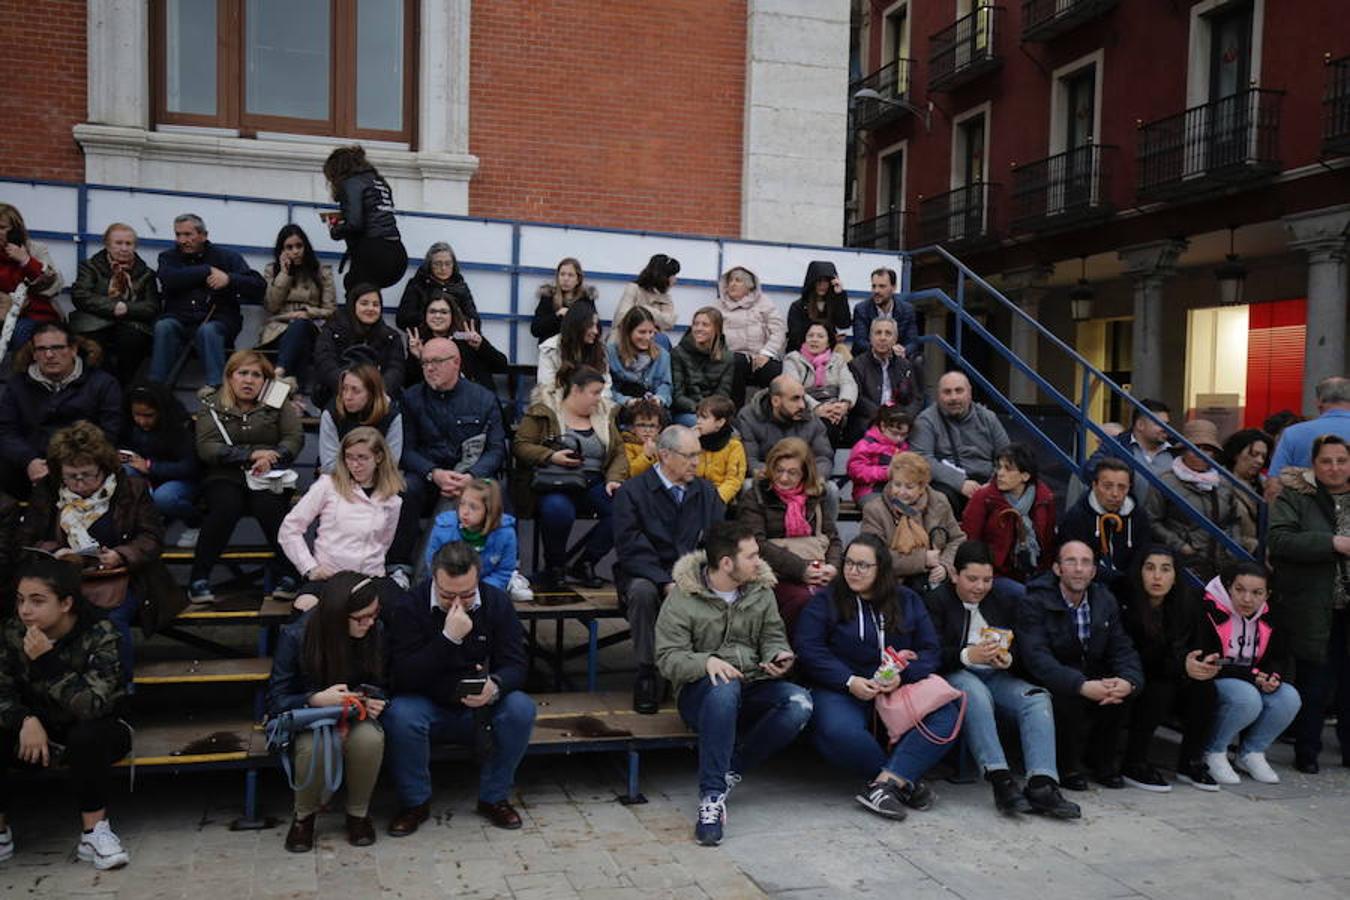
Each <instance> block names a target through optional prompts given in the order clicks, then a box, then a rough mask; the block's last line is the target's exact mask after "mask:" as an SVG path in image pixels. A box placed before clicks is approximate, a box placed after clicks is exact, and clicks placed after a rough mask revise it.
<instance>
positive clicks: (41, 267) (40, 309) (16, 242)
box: [0, 203, 65, 353]
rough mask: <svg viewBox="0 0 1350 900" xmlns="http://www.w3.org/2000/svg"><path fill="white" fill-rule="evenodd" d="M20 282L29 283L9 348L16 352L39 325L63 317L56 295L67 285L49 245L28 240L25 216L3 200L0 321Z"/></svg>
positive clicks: (0, 207) (0, 216)
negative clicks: (57, 304)
mask: <svg viewBox="0 0 1350 900" xmlns="http://www.w3.org/2000/svg"><path fill="white" fill-rule="evenodd" d="M20 284H26V285H28V296H27V297H26V298H25V299H24V305H23V308H22V310H21V311H20V312H19V320H18V322H16V323H15V326H14V334H13V337H11V338H10V343H9V348H8V350H9V352H14V353H16V352H18V350H19V348H20V347H22V346H23V345H24V344H26V343H28V339H29V338H30V337H32V336H33V332H34V331H35V330H37V327H38V325H40V324H41V323H43V322H59V321H60V320H61V314H60V313H59V312H58V311H57V309H56V306H55V305H54V303H53V298H55V297H56V295H57V294H59V293H61V288H62V287H64V286H65V285H64V283H63V282H62V281H61V273H60V272H58V271H56V266H55V265H53V263H52V257H51V254H49V253H48V252H47V247H46V245H45V244H40V243H38V242H36V241H33V240H31V239H29V236H28V226H27V225H25V224H24V221H23V215H22V214H21V213H20V212H19V210H18V209H16V208H15V207H13V206H10V205H9V204H8V203H0V321H3V320H4V318H5V316H6V315H7V314H8V313H9V309H10V306H11V304H12V303H13V294H14V291H15V290H16V289H17V288H18V287H19V285H20ZM0 352H3V351H0Z"/></svg>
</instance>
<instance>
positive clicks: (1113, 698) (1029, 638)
mask: <svg viewBox="0 0 1350 900" xmlns="http://www.w3.org/2000/svg"><path fill="white" fill-rule="evenodd" d="M1096 569H1097V567H1096V564H1095V563H1094V562H1093V558H1092V548H1091V547H1089V546H1088V545H1087V544H1084V543H1083V542H1082V541H1068V542H1067V543H1065V544H1063V545H1061V546H1060V548H1059V554H1058V556H1057V557H1056V558H1055V564H1054V566H1053V574H1047V575H1042V576H1041V577H1040V578H1037V579H1035V580H1033V581H1032V582H1031V583H1030V584H1028V585H1027V596H1026V599H1025V600H1024V601H1022V605H1021V607H1020V609H1019V610H1018V620H1017V643H1018V644H1020V645H1021V648H1022V649H1021V653H1020V657H1019V658H1020V660H1021V662H1022V665H1023V666H1024V668H1025V669H1026V672H1027V675H1028V676H1029V678H1030V680H1031V681H1032V682H1034V683H1036V684H1039V685H1041V686H1043V687H1045V688H1046V689H1047V690H1049V691H1050V694H1051V700H1052V702H1053V704H1054V708H1055V738H1056V744H1057V751H1056V757H1057V759H1058V763H1059V767H1060V773H1061V777H1060V784H1061V785H1062V786H1063V787H1065V788H1068V789H1069V790H1071V791H1083V790H1087V786H1088V784H1087V779H1086V778H1085V777H1084V776H1083V774H1082V769H1081V768H1080V766H1081V765H1082V764H1083V763H1084V762H1086V763H1087V764H1088V765H1089V766H1090V767H1091V768H1092V770H1093V773H1094V774H1095V776H1096V779H1097V782H1098V783H1099V784H1101V785H1102V786H1104V787H1108V788H1123V787H1124V786H1125V782H1124V779H1122V778H1121V776H1120V759H1119V755H1120V754H1119V745H1120V740H1119V739H1120V729H1121V726H1122V724H1123V722H1124V715H1123V711H1124V709H1125V704H1126V703H1127V702H1128V701H1129V700H1130V699H1131V697H1132V695H1133V694H1134V693H1135V691H1136V690H1138V689H1139V688H1141V687H1143V685H1144V672H1143V666H1142V665H1141V663H1140V661H1139V654H1138V653H1137V652H1136V651H1135V649H1134V644H1133V643H1131V641H1130V638H1129V635H1128V634H1127V633H1126V632H1125V627H1124V625H1123V624H1122V622H1121V618H1120V608H1119V607H1118V606H1117V605H1116V600H1115V598H1114V597H1112V596H1111V592H1110V591H1108V590H1107V589H1106V588H1105V587H1103V586H1102V585H1100V584H1096V583H1094V582H1093V580H1092V579H1093V575H1094V574H1095V572H1096ZM1087 732H1090V736H1089V737H1088V739H1087V744H1086V747H1085V746H1084V736H1085V733H1087ZM1084 751H1086V756H1085V754H1084Z"/></svg>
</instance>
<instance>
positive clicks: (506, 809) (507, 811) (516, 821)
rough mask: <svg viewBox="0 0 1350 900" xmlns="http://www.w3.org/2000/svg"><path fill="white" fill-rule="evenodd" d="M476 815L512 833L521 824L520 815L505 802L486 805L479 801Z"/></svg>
mask: <svg viewBox="0 0 1350 900" xmlns="http://www.w3.org/2000/svg"><path fill="white" fill-rule="evenodd" d="M478 814H479V815H480V816H482V817H483V818H485V819H487V820H488V821H489V822H491V823H492V824H493V825H496V826H497V827H498V828H505V829H508V830H512V831H514V830H515V829H517V828H519V827H520V824H521V823H520V813H518V812H516V808H515V807H514V806H512V805H511V804H510V803H507V802H506V801H505V800H503V801H501V802H500V803H486V802H484V801H482V800H479V801H478Z"/></svg>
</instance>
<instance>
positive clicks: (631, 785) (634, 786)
mask: <svg viewBox="0 0 1350 900" xmlns="http://www.w3.org/2000/svg"><path fill="white" fill-rule="evenodd" d="M640 766H641V758H640V754H639V753H638V751H637V750H636V749H634V748H632V747H629V748H628V793H627V794H625V795H623V796H622V797H620V798H619V802H620V803H622V804H623V805H624V806H637V805H638V804H641V803H646V802H647V797H646V796H645V795H644V794H643V793H642V791H641V790H640V789H639V788H640V785H639V783H638V781H639V776H640V773H641V769H640Z"/></svg>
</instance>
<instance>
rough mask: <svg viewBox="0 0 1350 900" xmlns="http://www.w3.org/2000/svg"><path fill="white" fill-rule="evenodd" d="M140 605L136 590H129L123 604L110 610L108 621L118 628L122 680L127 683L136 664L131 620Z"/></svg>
mask: <svg viewBox="0 0 1350 900" xmlns="http://www.w3.org/2000/svg"><path fill="white" fill-rule="evenodd" d="M140 605H141V603H140V598H138V597H137V596H136V594H135V592H134V591H130V590H129V591H127V597H126V599H125V600H123V601H122V605H121V606H114V607H113V608H112V609H110V610H108V621H109V622H111V623H112V626H113V627H114V628H116V629H117V659H118V661H119V662H121V664H122V681H123V682H125V683H127V684H130V683H131V675H132V669H133V667H134V666H135V665H136V655H135V652H134V649H133V648H134V647H135V644H134V643H133V641H132V637H131V620H132V619H134V618H136V610H137V609H139V608H140Z"/></svg>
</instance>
